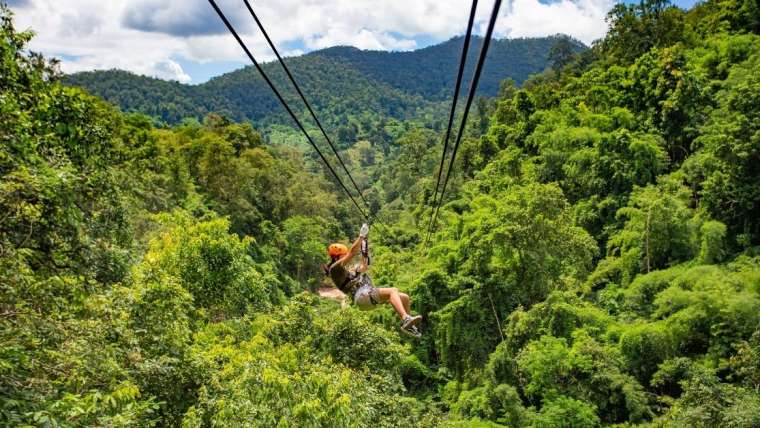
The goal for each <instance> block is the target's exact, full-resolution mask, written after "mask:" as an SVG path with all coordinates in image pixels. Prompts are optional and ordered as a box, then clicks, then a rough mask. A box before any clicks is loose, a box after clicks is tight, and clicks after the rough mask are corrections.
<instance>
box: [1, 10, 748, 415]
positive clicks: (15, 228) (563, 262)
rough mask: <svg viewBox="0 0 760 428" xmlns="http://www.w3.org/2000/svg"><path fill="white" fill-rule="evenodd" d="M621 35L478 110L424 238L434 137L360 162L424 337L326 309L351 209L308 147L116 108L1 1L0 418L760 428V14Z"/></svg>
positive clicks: (625, 21)
mask: <svg viewBox="0 0 760 428" xmlns="http://www.w3.org/2000/svg"><path fill="white" fill-rule="evenodd" d="M608 18H609V25H610V28H609V31H608V33H607V35H606V36H605V38H604V39H603V40H601V41H600V42H598V43H597V44H595V45H594V46H593V47H592V49H590V50H587V51H584V52H583V53H580V54H577V53H574V52H573V48H572V45H568V44H564V47H562V46H563V45H556V46H559V48H553V49H552V51H553V53H554V54H556V55H552V56H553V60H552V68H551V69H549V70H546V71H545V72H543V73H540V74H538V75H536V76H533V77H531V78H530V79H528V80H527V81H525V82H524V84H523V85H522V86H521V87H517V86H515V85H514V84H512V83H510V82H505V83H504V84H503V85H502V88H501V89H500V90H499V94H498V95H497V96H496V97H493V98H490V99H487V100H484V101H481V102H480V103H479V108H478V109H477V111H475V112H473V114H472V117H470V121H469V126H468V127H467V129H466V133H465V135H464V138H463V140H462V145H461V147H460V150H459V155H458V157H457V160H456V162H455V165H454V170H453V172H452V181H451V183H450V186H449V190H448V192H447V193H446V197H445V198H444V201H443V202H444V204H443V207H442V209H441V216H440V221H439V223H438V224H437V225H436V229H435V233H433V235H432V237H431V241H430V245H429V246H426V245H425V238H426V231H427V226H428V221H429V220H430V217H431V212H432V210H433V206H432V202H433V201H432V198H433V195H432V193H433V191H434V188H435V178H436V177H435V172H436V169H437V166H438V162H439V161H440V155H441V150H442V141H441V140H442V132H441V130H439V129H435V128H431V127H430V126H429V124H428V123H426V122H427V121H426V120H419V119H417V120H404V121H401V120H395V122H393V121H391V120H388V121H387V123H386V124H385V126H384V127H383V128H382V130H378V131H376V132H378V133H381V132H382V133H383V135H384V138H387V139H388V140H389V143H387V144H385V143H382V144H380V143H378V142H376V141H367V140H358V141H356V140H355V141H351V142H350V144H347V145H346V148H345V149H344V150H343V151H342V153H341V154H342V156H343V157H344V158H345V159H346V162H347V165H348V168H349V169H350V170H351V171H352V174H353V175H354V176H355V178H356V181H357V182H358V185H359V187H360V188H362V189H364V191H363V193H364V197H365V198H366V199H367V200H368V202H369V204H370V205H371V206H372V208H373V212H376V213H377V215H378V216H379V217H381V218H382V220H383V222H384V224H385V225H381V224H373V225H372V228H371V230H370V252H371V254H372V264H371V267H370V272H369V273H370V275H371V277H372V279H373V281H374V283H375V284H376V285H377V286H379V287H398V288H400V289H401V290H402V291H404V292H406V293H408V294H409V295H410V296H411V298H412V302H413V304H412V310H413V312H415V313H420V314H422V315H423V316H424V321H423V324H422V327H423V333H424V334H423V337H422V338H421V339H419V340H417V339H410V338H408V337H407V336H403V335H402V334H401V333H400V332H399V331H398V327H399V320H398V318H397V317H396V315H395V313H394V312H393V311H392V310H391V309H390V308H389V307H387V305H381V307H379V308H377V309H375V310H374V311H370V312H363V311H360V310H358V309H357V308H356V307H355V306H353V305H349V306H347V307H345V308H342V307H341V305H340V304H338V303H336V302H333V301H330V300H326V299H322V298H319V297H317V295H316V294H315V293H314V291H315V290H316V289H318V288H319V287H321V286H324V285H327V279H326V278H325V276H324V274H323V272H322V269H321V266H320V263H324V262H326V261H327V257H326V251H325V250H326V246H327V244H328V243H330V242H344V243H347V242H349V240H351V239H352V238H354V237H355V236H356V234H357V230H358V228H359V225H360V224H361V221H362V219H361V217H360V216H359V215H358V214H357V213H356V211H355V210H354V209H352V206H351V204H350V203H349V202H348V201H347V200H346V198H345V196H344V195H342V194H341V193H340V191H339V188H338V186H337V185H336V184H335V183H332V182H331V180H330V179H328V178H326V177H328V176H327V175H325V173H324V171H323V170H322V166H321V165H320V164H318V163H316V162H315V161H314V158H313V154H312V153H311V152H310V151H304V150H305V148H304V147H302V146H299V145H296V144H274V145H273V144H267V143H266V142H265V139H264V138H262V136H261V134H260V133H259V132H258V131H257V130H256V129H255V128H254V127H253V126H252V125H251V124H250V123H249V122H247V121H246V122H242V123H237V122H235V121H232V120H230V119H229V118H226V117H224V116H222V115H219V114H215V113H211V114H208V115H206V116H205V117H204V118H203V120H202V121H197V120H186V121H182V122H181V123H180V124H178V125H174V126H166V125H165V124H161V125H160V126H157V125H156V124H155V121H154V120H153V119H152V118H151V117H148V116H146V115H143V114H135V113H124V112H121V111H119V110H118V109H117V108H115V107H114V106H113V105H112V104H110V103H108V102H106V101H104V100H102V99H100V98H97V97H95V96H93V95H90V94H88V93H86V92H85V91H83V90H81V89H79V88H73V87H70V86H66V85H64V84H62V83H61V78H62V76H60V74H59V72H58V71H57V67H56V64H55V62H49V61H47V60H45V59H44V58H42V57H40V56H39V55H35V54H30V53H29V52H28V50H27V49H26V45H27V43H28V42H29V40H30V38H31V37H32V35H31V34H30V33H18V32H16V31H15V29H14V27H13V24H12V20H11V14H10V12H9V11H8V10H7V9H5V8H2V10H0V24H1V26H0V425H1V426H14V427H15V426H40V427H53V426H66V427H68V426H74V427H79V426H81V427H91V426H104V427H106V426H107V427H127V426H139V427H151V426H158V427H164V426H182V427H218V426H225V427H226V426H232V427H238V426H240V427H242V426H253V427H273V426H279V427H303V426H310V427H396V426H415V427H422V428H432V427H444V428H463V427H476V428H478V427H480V428H483V427H486V428H503V427H531V428H544V427H549V428H561V427H582V428H586V427H588V428H595V427H601V426H610V427H642V428H644V427H647V428H654V427H666V428H680V427H691V426H693V427H710V428H712V427H738V428H755V427H758V426H760V169H759V168H758V165H760V8H759V7H758V4H757V2H756V1H755V0H708V1H706V2H704V3H700V4H698V5H697V6H695V7H694V8H692V9H691V10H688V11H684V10H681V9H679V8H675V7H671V6H670V5H669V4H668V3H667V2H664V1H661V0H647V1H644V2H641V3H638V4H632V5H624V4H621V5H617V6H615V7H614V8H613V9H612V10H611V11H610V13H609V16H608ZM357 73H358V72H357ZM359 74H361V75H365V74H366V73H359ZM154 83H156V84H157V85H159V84H160V85H169V86H171V85H172V84H169V83H166V82H154ZM325 84H328V83H325ZM172 87H173V88H175V89H176V88H179V89H176V90H177V91H181V90H182V89H181V88H182V87H181V86H178V85H174V86H172ZM389 87H390V86H389ZM188 106H189V107H192V106H193V104H192V103H189V104H188ZM333 120H334V121H335V122H340V121H341V120H343V119H342V118H333ZM282 138H283V139H284V142H285V143H287V142H288V139H289V138H292V137H290V136H288V135H284V136H282ZM347 138H348V137H347Z"/></svg>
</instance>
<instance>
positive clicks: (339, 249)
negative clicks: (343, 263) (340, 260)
mask: <svg viewBox="0 0 760 428" xmlns="http://www.w3.org/2000/svg"><path fill="white" fill-rule="evenodd" d="M327 254H329V255H330V257H340V256H344V255H346V254H348V247H346V246H345V245H343V244H330V246H329V247H327Z"/></svg>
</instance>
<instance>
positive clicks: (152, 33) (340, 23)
mask: <svg viewBox="0 0 760 428" xmlns="http://www.w3.org/2000/svg"><path fill="white" fill-rule="evenodd" d="M217 2H218V3H219V4H220V6H221V7H222V8H223V10H224V11H225V13H226V14H227V15H228V16H229V17H230V19H231V20H232V22H233V24H234V25H235V26H236V27H237V28H238V29H239V31H240V32H241V33H242V35H243V38H244V39H245V40H246V42H247V43H249V47H250V48H251V49H252V51H253V52H254V55H256V56H257V59H259V60H260V61H267V60H271V59H273V54H272V53H271V52H270V51H269V49H268V47H267V45H266V42H265V40H264V39H263V37H261V35H260V34H258V32H257V31H255V29H254V27H255V26H254V25H253V24H252V23H253V20H252V19H250V17H249V16H248V15H247V11H246V10H245V7H244V5H243V3H242V1H239V0H217ZM17 3H18V2H17ZM23 3H24V5H23V6H21V7H16V8H15V11H16V22H17V26H18V27H20V28H32V29H35V30H36V31H37V33H38V34H37V37H36V38H35V39H34V40H33V42H32V43H31V48H32V49H34V50H37V51H40V52H43V53H45V54H47V55H55V56H64V57H65V60H64V61H63V69H64V71H67V72H73V71H79V70H88V69H108V68H121V69H126V70H129V71H133V72H136V73H141V74H146V75H150V76H156V77H160V78H164V79H173V80H179V81H183V82H186V81H188V79H189V76H188V74H187V73H186V72H185V70H183V69H182V67H181V66H180V64H179V63H178V62H177V59H178V58H186V59H189V60H194V61H198V62H201V63H206V62H214V61H240V62H247V59H246V57H245V56H244V54H243V52H242V51H241V49H240V47H239V46H238V45H237V43H235V41H234V39H233V38H232V37H231V36H230V35H228V34H226V33H224V32H223V31H222V30H224V28H223V27H222V26H221V25H220V21H219V19H218V17H217V16H216V14H215V12H214V11H213V9H212V8H211V6H210V5H209V4H208V2H207V0H105V1H104V0H25V1H24V2H23ZM492 4H493V3H492V2H490V1H481V2H480V4H479V6H480V7H479V8H478V13H477V27H476V28H477V29H478V31H479V32H483V31H484V29H485V25H486V23H487V20H488V17H489V15H490V11H491V7H492ZM612 5H613V0H554V1H553V2H550V3H548V4H547V3H542V2H540V1H539V0H507V1H505V2H504V3H503V6H502V12H501V14H500V15H501V16H500V18H499V23H498V26H497V30H496V35H497V37H532V36H544V35H550V34H556V33H566V34H570V35H572V36H574V37H576V38H578V39H580V40H582V41H584V42H586V43H589V42H591V41H593V40H594V39H596V38H599V37H601V36H602V35H604V32H605V31H606V25H605V22H604V17H605V14H606V12H607V10H609V8H610V7H611V6H612ZM253 6H254V7H255V8H256V12H257V13H258V14H259V17H260V18H261V21H262V22H263V23H264V25H265V26H266V27H267V31H269V33H270V36H271V37H272V39H273V40H274V42H275V43H276V44H277V45H279V46H287V47H288V48H289V49H282V51H283V52H282V53H283V54H284V55H295V54H298V53H300V52H302V51H309V50H313V49H320V48H324V47H329V46H334V45H338V44H340V45H351V46H356V47H358V48H362V49H380V50H410V49H415V48H417V47H418V46H417V43H416V42H415V38H417V37H425V38H426V39H434V40H446V39H448V38H450V37H452V36H455V35H459V34H462V33H463V32H464V31H465V28H466V25H467V14H468V12H469V7H470V2H469V1H463V0H384V1H382V2H377V1H376V0H261V1H255V2H253Z"/></svg>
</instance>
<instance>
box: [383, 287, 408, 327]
mask: <svg viewBox="0 0 760 428" xmlns="http://www.w3.org/2000/svg"><path fill="white" fill-rule="evenodd" d="M377 293H378V295H379V296H380V301H381V302H383V303H386V302H390V304H391V306H393V309H395V310H396V313H397V314H398V316H399V317H400V318H401V319H402V320H403V319H404V318H406V316H407V315H409V312H408V311H407V309H406V307H405V305H404V302H403V301H402V299H401V293H399V292H398V288H378V289H377ZM408 301H409V296H407V302H408Z"/></svg>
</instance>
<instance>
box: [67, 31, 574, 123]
mask: <svg viewBox="0 0 760 428" xmlns="http://www.w3.org/2000/svg"><path fill="white" fill-rule="evenodd" d="M556 40H557V37H544V38H535V39H511V40H509V39H505V40H498V41H495V42H494V43H493V44H492V46H491V49H490V51H489V56H488V62H487V64H486V67H485V69H484V71H483V76H482V78H481V84H480V87H479V92H480V93H481V94H483V95H489V96H493V95H495V94H496V92H497V91H498V87H499V83H500V82H501V81H502V80H503V79H505V78H512V79H514V80H515V81H516V82H517V83H521V82H522V81H524V80H525V79H526V78H528V76H530V75H531V74H533V73H537V72H540V71H542V70H544V69H545V68H546V66H547V56H548V53H549V50H550V49H551V46H552V45H553V44H554V43H555V42H556ZM462 43H463V38H462V37H457V38H453V39H451V40H449V41H447V42H444V43H441V44H438V45H435V46H430V47H427V48H424V49H420V50H417V51H412V52H382V51H363V50H359V49H356V48H351V47H334V48H328V49H324V50H320V51H315V52H312V53H309V54H307V55H303V56H300V57H293V58H288V59H287V60H286V61H287V63H288V65H289V67H291V69H292V71H293V73H294V75H295V76H296V78H297V79H298V82H299V84H300V85H301V86H302V87H303V89H304V91H305V92H306V93H307V94H308V97H309V99H310V101H311V102H312V103H313V104H314V107H315V108H316V109H317V110H318V111H319V112H320V114H321V115H322V116H323V117H325V118H326V119H324V120H325V122H327V123H328V124H330V125H333V126H346V125H347V124H348V122H349V121H356V122H362V121H363V122H368V121H369V122H372V121H375V120H377V118H395V119H409V118H411V117H417V116H419V115H420V114H421V112H422V111H424V109H429V108H431V107H432V106H433V104H434V103H435V102H436V101H442V100H447V99H448V98H449V97H450V96H451V91H452V87H453V85H454V79H455V77H456V70H457V66H458V61H459V55H460V54H461V47H462ZM481 43H482V39H481V38H476V39H475V40H474V43H473V48H472V50H471V56H470V61H469V64H470V71H471V69H472V67H473V66H474V63H475V60H476V55H477V53H478V52H479V49H480V45H481ZM583 48H584V47H583V46H582V45H581V44H578V49H579V50H581V49H583ZM264 69H265V70H266V71H267V73H268V74H269V75H270V76H271V77H272V79H273V80H274V81H275V82H276V83H277V84H278V87H281V88H282V91H283V93H284V95H285V97H286V98H287V99H288V100H289V101H293V102H294V106H297V105H299V104H296V103H295V102H296V99H297V98H296V94H295V91H293V90H292V89H290V86H289V85H288V84H286V77H285V74H284V73H283V72H282V70H281V69H280V67H279V65H278V64H276V63H268V64H265V65H264ZM467 80H468V81H469V79H467ZM67 83H68V84H70V85H73V86H80V87H83V88H85V89H87V90H89V91H90V92H92V93H94V94H96V95H99V96H101V97H103V98H105V99H107V100H109V101H111V102H113V103H115V104H117V105H118V106H120V107H121V108H122V110H124V111H138V112H142V113H145V114H148V115H150V116H153V117H156V118H159V119H161V120H164V121H166V122H169V123H177V122H178V121H180V120H182V119H183V118H186V117H197V118H200V117H203V116H204V115H205V114H206V113H208V112H212V111H214V112H219V113H222V114H225V115H227V116H229V117H231V118H233V119H235V120H250V121H253V122H254V123H257V124H258V125H266V124H275V123H287V124H290V122H289V119H288V118H287V117H286V116H285V113H284V111H283V110H282V108H281V107H280V106H279V105H278V102H277V100H276V99H275V97H274V96H273V95H272V93H271V91H270V90H269V89H268V88H267V87H266V85H265V83H264V81H263V80H262V79H261V78H260V77H259V76H258V74H257V72H256V70H255V69H254V68H253V67H246V68H243V69H241V70H237V71H234V72H231V73H228V74H225V75H223V76H219V77H217V78H214V79H212V80H210V81H209V82H207V83H204V84H201V85H183V84H180V83H177V82H168V81H163V80H160V79H154V78H150V77H145V76H137V75H134V74H131V73H128V72H124V71H118V70H111V71H95V72H84V73H77V74H73V75H70V76H68V77H67Z"/></svg>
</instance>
